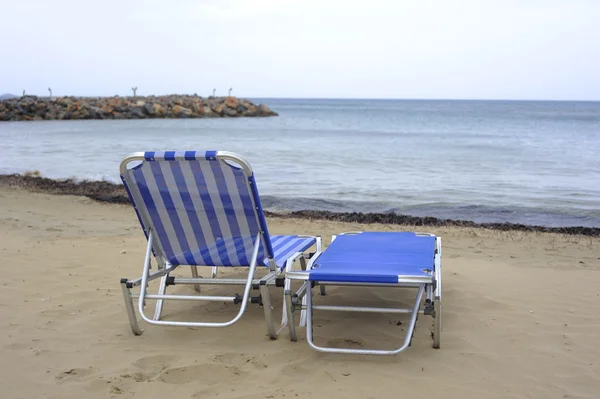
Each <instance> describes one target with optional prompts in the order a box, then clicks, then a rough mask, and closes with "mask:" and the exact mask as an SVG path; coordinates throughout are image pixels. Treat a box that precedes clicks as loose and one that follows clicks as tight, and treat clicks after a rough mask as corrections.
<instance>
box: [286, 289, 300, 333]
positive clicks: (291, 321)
mask: <svg viewBox="0 0 600 399" xmlns="http://www.w3.org/2000/svg"><path fill="white" fill-rule="evenodd" d="M284 295H285V304H284V305H285V312H286V316H287V325H288V330H289V333H290V341H294V342H295V341H298V334H297V333H296V318H295V317H294V310H293V305H292V290H291V289H290V288H289V287H288V288H287V289H286V290H285V293H284Z"/></svg>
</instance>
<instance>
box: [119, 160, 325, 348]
mask: <svg viewBox="0 0 600 399" xmlns="http://www.w3.org/2000/svg"><path fill="white" fill-rule="evenodd" d="M120 172H121V179H122V181H123V184H124V185H125V188H126V189H127V192H128V194H129V198H130V200H131V203H132V204H133V207H134V209H135V212H136V214H137V217H138V219H139V221H140V224H141V226H142V229H143V231H144V234H145V235H146V239H147V242H148V244H147V249H146V256H145V260H144V264H143V269H142V276H141V277H140V278H137V279H132V280H130V279H126V278H124V279H121V288H122V291H123V296H124V299H125V307H126V310H127V315H128V318H129V322H130V325H131V329H132V331H133V333H134V334H136V335H140V334H141V333H142V330H141V329H140V327H139V325H138V322H137V317H136V313H135V308H134V305H133V299H136V298H137V305H138V306H137V309H138V312H139V314H140V316H141V318H142V319H143V320H144V321H146V322H148V323H150V324H154V325H162V326H180V327H226V326H229V325H232V324H234V323H235V322H237V321H238V320H239V319H240V318H241V316H242V315H243V313H244V312H245V310H246V306H247V304H248V302H253V303H259V304H261V305H263V308H264V313H265V319H266V322H267V331H268V334H269V336H270V337H271V338H272V339H275V338H276V337H277V333H278V331H276V330H275V324H274V321H273V316H272V307H271V300H270V297H269V289H268V287H269V286H270V285H279V286H283V279H282V278H281V276H282V275H283V273H284V271H285V270H286V267H287V269H290V268H291V267H292V266H291V265H292V264H293V263H294V262H295V261H297V260H299V261H300V263H301V264H302V267H303V268H306V259H308V258H309V257H310V254H308V253H307V252H306V251H307V250H308V249H310V248H311V247H313V246H314V247H316V252H318V251H320V250H321V238H320V237H314V236H299V235H277V236H271V235H269V231H268V229H267V222H266V220H265V215H264V213H263V210H262V206H261V203H260V197H259V195H258V189H257V187H256V181H255V178H254V173H253V172H252V168H251V167H250V165H249V164H248V162H246V161H245V160H244V159H243V158H241V157H240V156H239V155H237V154H234V153H231V152H224V151H206V152H196V151H185V152H175V151H166V152H145V153H144V152H140V153H134V154H131V155H128V156H127V157H125V158H124V159H123V161H122V162H121V166H120ZM152 257H154V258H155V260H156V263H157V270H156V271H155V272H152V273H151V272H150V269H151V260H152ZM180 266H188V267H190V268H191V273H192V278H180V277H174V276H171V273H172V272H173V271H174V270H175V269H176V268H178V267H180ZM198 266H205V267H210V268H211V270H212V278H199V275H198V269H197V267H198ZM235 266H237V267H246V268H247V276H246V277H245V278H237V279H235V278H216V276H217V271H218V268H219V267H235ZM257 268H263V269H266V270H267V272H266V274H265V275H264V276H262V277H256V276H255V270H256V269H257ZM156 279H160V284H159V287H158V293H157V294H148V293H147V286H148V283H149V282H150V281H152V280H156ZM277 280H279V282H280V284H278V282H277ZM180 284H188V285H193V286H194V288H195V290H196V291H197V292H200V287H201V285H207V284H211V285H225V286H235V285H238V286H243V287H244V289H243V293H242V294H241V295H238V294H237V293H236V294H235V295H231V296H215V295H198V294H195V293H193V292H192V293H185V294H171V295H168V294H166V290H167V287H170V286H172V285H180ZM134 287H139V288H140V290H139V294H133V293H132V289H133V288H134ZM253 289H254V290H259V291H260V295H259V296H256V297H250V293H251V290H253ZM191 294H194V295H191ZM147 300H155V301H156V308H155V312H154V316H153V317H152V318H150V317H148V316H146V315H145V314H144V307H145V305H146V301H147ZM174 300H184V301H216V302H229V303H232V304H239V305H240V309H239V311H238V313H237V315H236V316H235V317H234V318H233V319H231V320H229V321H225V322H202V321H174V320H162V319H161V314H162V307H163V303H164V302H165V301H174ZM283 312H285V310H283ZM284 314H285V313H284ZM283 319H284V317H283V316H282V324H283V323H285V322H284V320H283Z"/></svg>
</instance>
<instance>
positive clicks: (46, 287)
mask: <svg viewBox="0 0 600 399" xmlns="http://www.w3.org/2000/svg"><path fill="white" fill-rule="evenodd" d="M269 226H270V229H271V233H273V234H282V233H296V234H315V235H321V236H322V237H323V239H324V243H325V244H328V243H329V242H330V238H331V234H333V233H339V232H342V231H349V230H385V231H391V230H412V229H414V227H411V226H386V225H378V224H369V225H360V224H351V223H339V222H331V221H310V220H300V219H279V218H271V219H269ZM418 230H420V231H423V230H425V231H428V232H431V233H435V234H438V235H440V236H441V237H442V239H443V241H442V242H443V251H444V252H443V259H442V262H443V279H444V292H443V295H444V297H443V299H444V330H443V336H442V347H441V349H439V350H434V349H432V347H431V344H432V340H431V338H430V331H431V319H430V318H428V317H421V318H420V319H419V322H418V324H417V330H416V334H415V337H414V339H413V344H412V346H411V347H410V348H409V349H408V350H407V351H405V352H403V353H401V354H400V355H398V356H394V357H373V356H370V357H369V356H348V355H326V354H320V353H317V352H315V351H313V350H311V349H310V348H309V346H308V345H307V343H306V340H305V338H304V337H305V335H304V330H303V329H300V330H299V340H298V342H295V343H294V342H290V341H289V340H288V335H287V331H283V332H282V333H281V334H280V336H279V339H278V340H276V341H272V340H270V339H269V338H268V337H267V335H266V329H265V324H264V318H263V311H262V309H261V308H260V307H259V306H257V305H251V306H250V307H249V309H248V311H247V313H246V314H245V315H244V317H243V318H242V320H241V321H240V322H239V323H237V324H235V325H233V326H232V327H230V328H226V329H222V328H220V329H206V328H205V329H188V328H171V327H157V326H149V325H147V324H144V323H142V324H141V325H142V327H143V328H144V329H145V331H144V334H143V335H142V336H139V337H136V336H134V335H133V334H132V333H131V330H130V328H129V324H128V322H127V316H126V313H125V310H124V305H123V300H122V296H121V290H120V286H119V279H120V278H121V277H137V276H139V274H140V271H141V264H142V260H143V255H144V250H145V239H144V237H143V234H142V232H141V229H140V227H139V225H138V222H137V219H136V217H135V214H134V211H133V208H132V207H131V206H129V205H118V204H105V203H99V202H95V201H93V200H91V199H89V198H85V197H77V196H59V195H48V194H42V193H31V192H28V191H24V190H21V189H15V188H7V187H0V256H1V259H2V263H3V271H4V278H3V280H2V283H1V284H2V288H1V289H0V317H1V319H2V323H1V324H0V326H1V327H0V328H1V330H2V333H1V334H0V343H1V345H2V356H1V357H2V362H1V366H0V367H1V369H0V386H1V387H2V388H1V389H2V393H1V394H0V397H2V398H7V399H11V398H82V397H87V398H106V397H116V398H128V397H146V398H154V397H169V398H207V397H215V396H218V397H219V398H282V397H286V398H294V397H300V398H302V397H306V398H308V397H312V398H322V397H328V398H348V397H351V398H387V397H390V398H391V397H398V396H402V397H407V398H430V397H438V398H465V397H476V398H509V397H510V398H540V399H542V398H544V399H550V398H590V399H591V398H597V397H598V395H599V391H600V349H599V348H600V346H599V345H598V337H600V314H599V312H598V308H599V307H598V303H599V301H600V238H598V237H586V236H579V235H559V234H550V233H537V232H520V231H494V230H486V229H476V228H459V227H443V228H418ZM224 273H225V274H232V275H235V274H238V275H239V274H240V271H236V270H229V271H226V272H224ZM204 275H207V274H206V273H204ZM152 287H153V288H154V286H152ZM174 290H177V291H178V292H185V291H186V290H190V291H192V287H191V286H183V287H179V286H177V287H175V288H174ZM272 290H273V291H272V294H273V297H274V298H275V303H274V307H275V311H276V313H277V314H278V315H279V312H280V310H281V296H280V295H279V294H278V293H279V291H278V290H277V289H276V288H273V289H272ZM317 291H318V290H317ZM317 291H315V292H317ZM206 292H219V293H222V294H229V293H230V292H229V291H228V289H227V288H210V289H208V288H207V291H206ZM393 294H394V292H387V291H381V290H377V289H371V288H369V289H363V290H360V291H358V290H352V289H341V288H338V289H335V288H330V289H329V295H328V298H327V300H328V301H329V302H328V303H336V304H342V303H343V304H353V303H356V301H358V300H361V301H362V302H361V303H366V302H368V303H376V302H377V301H381V302H383V303H386V304H387V303H391V300H392V299H396V300H400V301H407V300H410V299H411V298H412V295H413V292H412V291H411V292H409V293H407V295H400V296H399V297H397V298H394V296H393ZM315 300H316V301H319V302H322V301H323V300H324V298H321V297H320V296H318V295H317V296H316V299H315ZM235 312H236V308H234V307H233V306H230V305H224V304H221V303H210V304H207V305H204V304H190V303H178V304H175V305H170V304H167V306H165V314H167V315H171V316H173V317H181V318H183V317H185V316H188V317H193V316H194V315H197V316H198V317H205V318H207V319H217V318H218V317H219V314H222V315H224V316H229V315H233V314H235ZM402 320H406V318H402V317H397V316H395V315H379V314H329V313H328V314H323V313H321V314H319V313H317V314H316V317H315V323H316V324H317V328H316V329H315V334H316V336H317V339H318V340H320V341H319V342H327V341H328V342H329V343H330V344H333V345H336V344H340V345H342V344H351V345H357V346H365V347H376V348H391V347H394V346H398V345H397V344H398V343H399V342H400V341H401V339H402V338H403V334H404V331H403V325H402V323H400V321H402Z"/></svg>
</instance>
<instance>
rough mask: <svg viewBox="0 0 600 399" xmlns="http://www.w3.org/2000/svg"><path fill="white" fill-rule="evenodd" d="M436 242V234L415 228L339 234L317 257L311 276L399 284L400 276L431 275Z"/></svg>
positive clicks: (333, 279)
mask: <svg viewBox="0 0 600 399" xmlns="http://www.w3.org/2000/svg"><path fill="white" fill-rule="evenodd" d="M435 246H436V243H435V237H433V236H422V235H417V234H415V233H412V232H408V233H405V232H363V233H360V234H344V235H339V236H337V238H336V239H335V240H334V241H333V242H332V243H331V245H329V247H327V249H326V250H325V251H324V252H323V254H322V255H321V256H320V257H319V258H318V259H317V260H316V262H315V264H314V265H313V269H312V270H311V271H310V277H309V280H311V281H329V282H357V283H390V284H395V283H398V277H399V276H409V277H410V276H414V277H427V276H430V275H431V274H430V273H431V271H432V270H434V258H435Z"/></svg>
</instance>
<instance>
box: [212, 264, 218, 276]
mask: <svg viewBox="0 0 600 399" xmlns="http://www.w3.org/2000/svg"><path fill="white" fill-rule="evenodd" d="M218 271H219V268H218V267H217V266H213V268H212V274H211V276H212V278H215V277H217V272H218Z"/></svg>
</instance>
